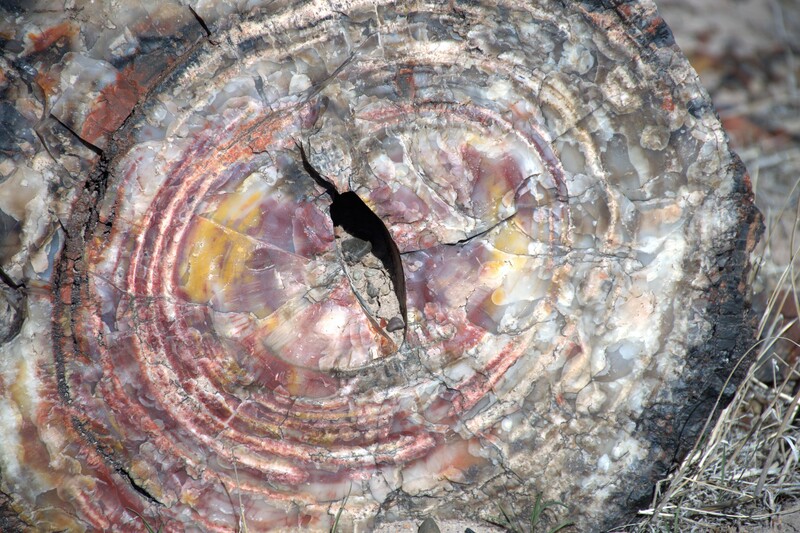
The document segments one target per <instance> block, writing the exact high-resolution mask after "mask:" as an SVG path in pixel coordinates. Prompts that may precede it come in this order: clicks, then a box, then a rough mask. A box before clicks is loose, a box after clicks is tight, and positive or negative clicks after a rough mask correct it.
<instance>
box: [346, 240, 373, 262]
mask: <svg viewBox="0 0 800 533" xmlns="http://www.w3.org/2000/svg"><path fill="white" fill-rule="evenodd" d="M371 250H372V243H370V242H369V241H364V240H361V239H359V238H358V237H352V238H350V239H347V240H346V241H344V242H342V255H344V260H345V261H347V262H348V263H356V262H357V261H360V260H361V258H362V257H364V256H365V255H367V254H368V253H369V252H370V251H371Z"/></svg>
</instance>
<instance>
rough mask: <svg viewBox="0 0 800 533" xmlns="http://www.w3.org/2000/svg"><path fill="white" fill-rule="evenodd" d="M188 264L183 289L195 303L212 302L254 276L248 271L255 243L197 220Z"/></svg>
mask: <svg viewBox="0 0 800 533" xmlns="http://www.w3.org/2000/svg"><path fill="white" fill-rule="evenodd" d="M186 242H187V248H188V249H189V254H188V257H187V258H186V263H187V264H184V265H180V266H179V269H180V271H181V272H183V273H184V275H183V276H182V277H181V288H182V289H183V290H184V291H185V293H186V295H187V296H188V298H189V299H190V300H191V301H193V302H198V303H205V302H208V301H209V300H210V299H211V297H212V296H214V295H215V294H218V295H219V294H224V292H225V291H226V290H227V289H228V288H229V287H232V286H233V285H234V284H236V283H247V282H248V281H251V280H250V277H251V274H250V272H249V270H248V269H247V268H246V267H245V263H246V261H247V259H248V258H249V257H250V256H251V255H252V253H253V251H254V248H255V245H256V244H255V242H254V241H252V240H251V239H249V238H247V237H246V236H244V235H242V234H240V233H237V232H236V231H233V230H231V229H229V228H226V227H223V226H220V225H219V224H216V223H214V222H212V221H210V220H207V219H204V218H196V219H195V222H194V224H193V227H192V229H191V231H190V233H189V235H188V238H187V240H186Z"/></svg>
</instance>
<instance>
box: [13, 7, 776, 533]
mask: <svg viewBox="0 0 800 533" xmlns="http://www.w3.org/2000/svg"><path fill="white" fill-rule="evenodd" d="M0 10H1V11H2V12H3V16H2V19H0V20H1V22H0V43H2V47H3V54H2V56H1V57H0V94H2V99H1V100H0V266H1V267H2V270H1V271H0V274H1V275H0V286H2V291H1V292H0V343H2V344H0V434H2V439H0V525H1V526H2V527H3V529H4V530H5V529H8V530H15V529H23V530H24V529H31V530H34V529H35V530H40V531H63V530H67V531H96V530H106V531H131V530H137V529H138V530H144V529H145V528H146V524H149V525H152V526H153V527H156V526H159V525H160V526H162V527H163V530H164V531H186V530H190V531H195V530H196V531H237V530H242V531H243V530H245V528H246V529H247V530H249V531H266V530H278V529H284V530H329V529H330V528H331V526H332V525H333V523H334V520H335V517H336V515H337V513H338V512H340V511H341V516H340V517H339V522H338V523H339V527H340V528H342V530H358V531H363V530H368V529H370V528H373V527H377V526H380V525H381V524H387V523H391V522H393V521H397V520H404V519H419V520H420V521H421V519H422V518H424V517H427V516H432V517H436V518H443V519H446V518H470V519H473V520H486V519H492V518H496V517H498V516H500V515H501V510H500V507H502V508H503V510H505V511H507V512H510V513H518V514H522V513H524V512H525V511H526V510H529V509H530V507H531V506H532V505H533V503H534V502H535V501H536V498H537V496H542V497H543V498H545V499H547V500H558V501H561V502H564V503H565V504H566V505H567V509H566V510H565V514H566V516H568V517H569V518H571V519H573V520H575V521H576V522H577V525H578V527H579V528H580V529H582V530H602V529H605V528H607V527H610V526H613V525H617V524H619V523H621V522H624V521H625V520H626V519H627V518H628V517H629V516H630V515H631V514H632V513H635V511H636V509H637V506H638V505H640V504H644V503H646V502H647V501H648V499H649V498H650V497H651V494H652V490H653V484H654V482H655V481H656V480H657V479H659V478H660V477H661V476H663V475H664V474H665V472H666V471H667V470H668V469H669V468H670V466H671V465H672V464H673V463H674V461H675V460H677V459H679V458H680V457H681V456H682V455H683V454H685V453H686V452H687V450H688V447H689V446H690V445H691V444H692V443H693V441H694V438H695V437H696V436H697V435H698V433H699V432H700V430H701V428H702V426H703V423H704V421H705V419H706V417H707V415H709V413H711V412H712V410H713V407H714V405H715V401H716V400H717V398H718V397H719V396H720V395H722V396H723V399H724V396H725V395H726V394H730V393H731V392H732V390H733V387H734V384H735V383H736V379H737V376H736V375H734V378H733V380H732V381H730V382H727V383H726V379H727V378H728V376H729V373H730V372H731V371H732V370H733V369H734V368H735V367H736V364H737V362H738V361H739V359H740V356H742V354H743V353H744V350H745V348H746V347H747V345H748V343H749V342H751V335H752V331H751V324H750V321H749V320H750V315H749V310H748V305H747V301H746V296H747V287H746V273H747V269H748V252H749V250H751V249H752V247H753V246H754V244H755V241H756V240H757V238H758V233H759V229H760V221H759V216H758V212H757V210H756V209H755V208H754V206H753V204H752V199H751V194H750V183H749V178H748V176H747V174H746V173H745V170H744V167H743V166H742V165H741V163H740V162H739V160H738V158H737V157H736V156H735V155H734V154H733V153H731V152H730V151H729V149H728V147H727V143H726V137H725V134H724V132H723V131H722V129H721V126H720V124H719V121H718V120H717V118H716V116H715V113H714V111H713V109H712V107H711V105H710V102H709V99H708V96H707V94H706V93H705V91H704V90H703V89H702V88H701V87H700V85H699V82H698V80H697V77H696V75H695V73H694V71H693V70H692V69H691V68H690V66H689V64H688V63H687V62H686V60H685V58H684V57H683V56H682V55H681V53H680V52H679V50H678V49H677V47H676V46H675V44H674V42H673V40H672V36H671V33H670V31H669V29H668V28H667V27H666V25H665V24H664V22H663V20H662V19H661V18H660V17H659V16H658V14H657V12H656V10H655V7H654V6H653V5H652V3H650V2H649V1H641V2H638V1H621V2H620V1H614V2H611V1H601V0H583V1H575V2H562V1H555V0H552V1H550V0H539V1H535V2H527V1H525V2H523V1H516V0H487V1H483V2H476V1H471V0H470V1H468V0H452V1H450V2H426V1H411V2H397V3H395V2H391V1H388V0H341V1H333V0H311V1H290V0H273V1H266V0H264V1H259V0H253V1H248V2H245V1H243V0H242V1H225V0H221V1H210V0H197V1H195V0H187V1H184V2H183V3H177V2H170V1H162V0H158V1H156V0H143V1H135V2H134V1H131V2H128V1H125V2H117V1H114V0H105V1H99V0H98V1H94V0H92V1H90V0H66V1H65V2H62V1H61V0H57V1H47V2H45V1H43V0H42V1H33V2H30V3H28V4H25V5H23V3H21V2H4V3H2V7H0ZM301 147H305V148H304V149H303V150H301ZM306 156H307V160H306ZM315 176H316V177H315ZM316 178H320V179H316ZM326 184H327V185H326ZM332 190H334V191H335V192H336V194H333V192H332ZM337 195H338V196H337ZM345 197H347V198H350V200H352V202H351V203H357V202H360V203H361V204H360V205H362V206H363V209H365V210H366V211H364V213H365V214H364V215H363V216H360V215H359V217H360V218H359V217H357V218H358V220H360V221H361V222H358V223H357V224H355V226H353V228H355V229H353V228H350V227H349V226H348V223H347V222H337V215H336V212H337V210H339V211H341V209H339V208H340V207H341V206H345V203H339V204H337V201H338V200H337V198H339V199H341V198H345ZM356 200H357V201H356ZM347 205H350V204H347ZM337 206H338V207H337ZM342 209H345V214H344V215H342V216H345V217H348V216H350V215H351V214H352V213H351V211H350V208H349V207H347V208H345V207H342ZM359 209H361V208H359ZM370 217H371V218H370ZM373 219H374V220H377V221H378V222H379V223H380V224H379V225H369V228H372V229H367V222H364V221H366V220H373ZM338 220H339V221H341V220H344V219H342V218H339V219H338ZM375 228H377V229H375ZM381 228H383V229H381ZM364 232H366V233H364ZM379 233H380V235H381V236H378V237H376V235H378V234H379ZM387 250H388V252H387ZM387 257H388V259H387ZM392 257H394V258H395V259H396V261H395V260H392V259H391V258H392Z"/></svg>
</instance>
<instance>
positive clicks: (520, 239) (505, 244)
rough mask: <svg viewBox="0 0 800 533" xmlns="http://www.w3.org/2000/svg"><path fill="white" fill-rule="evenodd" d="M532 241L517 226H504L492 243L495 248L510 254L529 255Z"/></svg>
mask: <svg viewBox="0 0 800 533" xmlns="http://www.w3.org/2000/svg"><path fill="white" fill-rule="evenodd" d="M530 242H531V239H530V237H528V236H527V235H525V233H523V232H522V230H521V229H520V228H519V227H517V225H516V224H508V223H507V224H504V225H503V227H502V229H501V230H500V232H499V233H498V234H497V236H496V237H495V238H494V242H493V243H492V244H493V245H494V247H495V248H497V249H498V250H501V251H503V252H506V253H509V254H520V255H524V254H526V253H528V245H529V244H530Z"/></svg>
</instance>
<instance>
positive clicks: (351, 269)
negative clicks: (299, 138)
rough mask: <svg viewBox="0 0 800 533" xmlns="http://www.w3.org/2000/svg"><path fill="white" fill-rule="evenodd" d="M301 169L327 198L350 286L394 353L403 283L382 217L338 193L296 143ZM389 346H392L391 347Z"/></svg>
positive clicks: (400, 333)
mask: <svg viewBox="0 0 800 533" xmlns="http://www.w3.org/2000/svg"><path fill="white" fill-rule="evenodd" d="M297 147H298V148H299V150H300V156H301V158H302V162H303V169H304V170H305V171H306V173H307V174H308V175H309V176H311V177H312V178H313V179H314V181H315V182H316V183H317V185H319V186H320V187H322V188H323V189H325V192H326V193H327V194H328V195H329V196H330V198H331V207H330V215H331V221H332V222H333V226H334V233H335V238H336V245H337V249H338V251H339V255H340V258H341V260H342V263H343V266H344V269H345V272H346V274H347V277H348V279H349V280H350V285H351V287H352V289H353V292H354V293H355V295H356V297H357V299H358V301H359V303H360V304H361V306H362V308H363V309H364V311H365V312H366V314H367V317H368V318H369V320H370V322H372V323H373V325H374V326H376V327H377V328H378V331H379V332H380V333H381V334H382V335H383V336H384V337H386V338H387V339H388V340H391V341H392V342H391V344H390V345H389V346H388V348H387V349H390V350H391V351H396V349H397V348H399V346H400V345H401V344H402V342H403V340H404V338H405V330H406V321H407V309H406V287H405V275H404V273H403V263H402V260H401V259H400V251H399V250H398V248H397V244H395V242H394V240H393V239H392V236H391V234H390V233H389V230H388V229H387V227H386V225H385V224H384V223H383V221H382V220H381V219H380V217H378V215H376V214H375V213H374V212H373V211H372V210H371V209H370V208H369V206H368V205H367V204H366V203H364V201H363V200H362V199H361V198H360V197H359V196H358V194H356V193H355V192H353V191H347V192H344V193H339V191H337V190H336V187H335V186H334V185H333V183H331V182H330V181H328V180H326V179H325V178H324V177H322V176H321V175H320V173H319V172H318V171H317V170H316V169H315V168H314V167H313V166H312V165H311V163H310V162H309V161H308V158H307V157H306V153H305V150H304V149H303V147H302V146H301V145H300V144H298V145H297ZM392 344H393V345H394V346H392Z"/></svg>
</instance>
